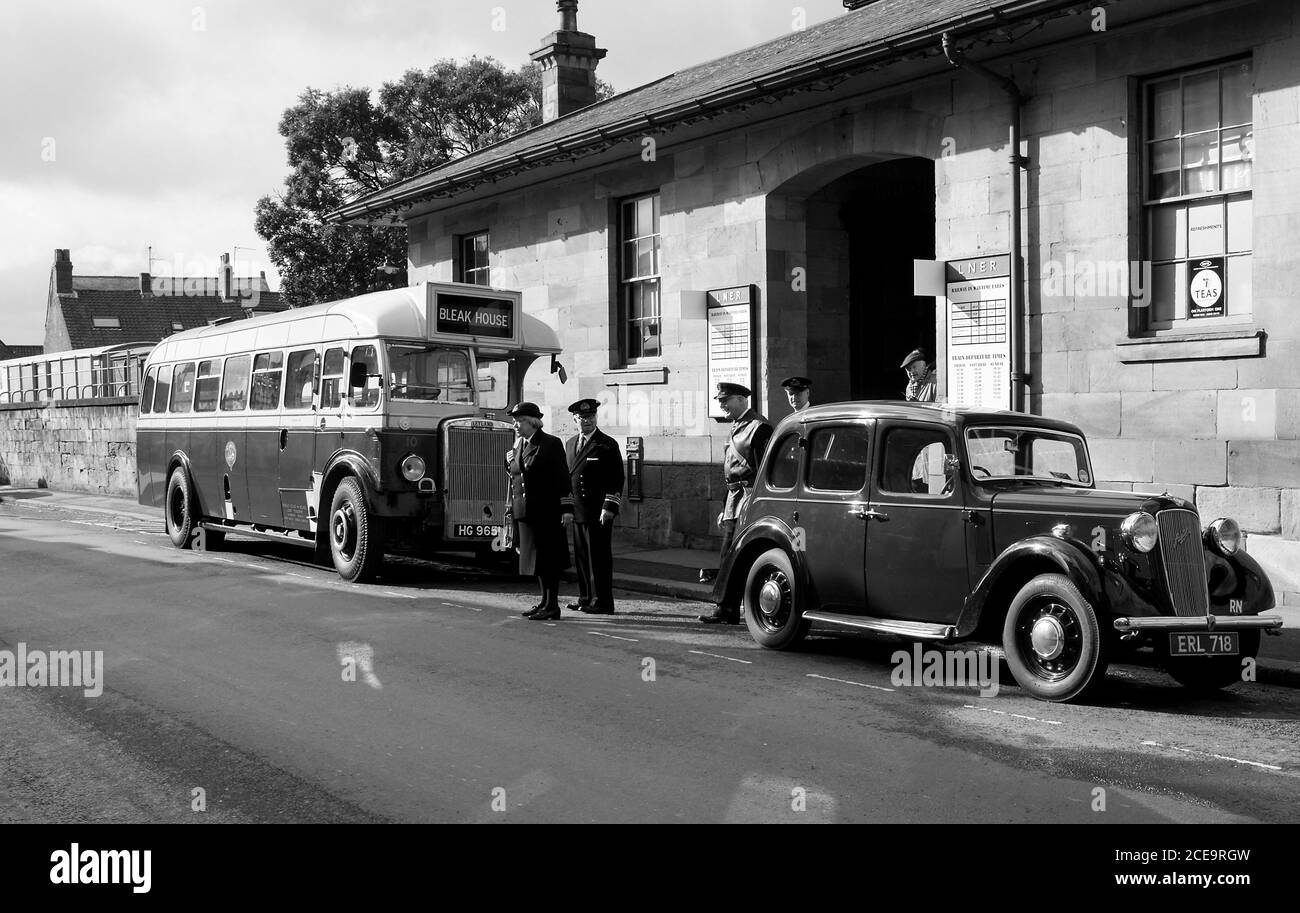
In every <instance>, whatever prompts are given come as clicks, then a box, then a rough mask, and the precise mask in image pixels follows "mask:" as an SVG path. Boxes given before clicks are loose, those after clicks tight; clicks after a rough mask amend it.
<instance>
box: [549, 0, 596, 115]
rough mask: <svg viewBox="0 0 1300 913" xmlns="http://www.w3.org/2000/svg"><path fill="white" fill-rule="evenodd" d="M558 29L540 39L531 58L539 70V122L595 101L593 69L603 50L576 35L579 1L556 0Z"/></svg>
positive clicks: (587, 37)
mask: <svg viewBox="0 0 1300 913" xmlns="http://www.w3.org/2000/svg"><path fill="white" fill-rule="evenodd" d="M555 8H556V10H558V11H559V13H560V28H559V30H558V31H554V32H552V33H551V34H549V35H547V36H546V37H545V38H543V39H542V46H541V47H540V48H538V49H537V50H536V51H533V53H532V58H533V60H535V61H536V62H537V63H538V64H540V65H541V68H542V121H543V122H550V121H553V120H555V119H556V118H557V117H563V116H564V115H566V114H568V113H570V112H571V111H577V110H578V109H579V108H585V107H587V105H590V104H592V103H593V102H595V100H596V65H597V64H598V63H600V61H601V58H603V57H604V56H605V49H604V48H598V47H596V39H595V38H593V37H592V36H591V35H588V34H587V33H586V32H580V31H578V0H556V3H555Z"/></svg>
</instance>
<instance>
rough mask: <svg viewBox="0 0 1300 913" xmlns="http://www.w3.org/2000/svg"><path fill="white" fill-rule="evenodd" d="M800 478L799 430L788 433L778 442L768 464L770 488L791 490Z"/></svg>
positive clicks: (768, 483)
mask: <svg viewBox="0 0 1300 913" xmlns="http://www.w3.org/2000/svg"><path fill="white" fill-rule="evenodd" d="M798 480H799V432H797V431H796V432H794V433H793V434H787V435H785V436H784V437H782V438H781V440H779V441H778V442H777V444H776V448H775V449H774V450H773V451H772V459H771V460H770V461H769V462H768V464H767V485H768V487H769V488H776V489H783V490H789V489H791V488H794V483H795V482H797V481H798Z"/></svg>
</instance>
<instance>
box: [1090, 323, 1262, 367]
mask: <svg viewBox="0 0 1300 913" xmlns="http://www.w3.org/2000/svg"><path fill="white" fill-rule="evenodd" d="M1265 336H1266V334H1265V332H1264V331H1263V330H1256V329H1253V328H1252V329H1242V330H1225V331H1222V332H1218V333H1183V334H1180V335H1177V336H1148V337H1144V338H1137V339H1125V340H1123V341H1121V342H1117V343H1116V344H1115V354H1116V355H1117V356H1118V358H1119V360H1120V361H1122V362H1124V363H1126V364H1132V363H1135V362H1149V361H1188V360H1193V359H1201V358H1258V357H1259V356H1261V355H1263V354H1264V339H1265Z"/></svg>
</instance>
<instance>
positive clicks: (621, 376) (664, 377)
mask: <svg viewBox="0 0 1300 913" xmlns="http://www.w3.org/2000/svg"><path fill="white" fill-rule="evenodd" d="M604 377H605V386H606V387H621V386H623V385H625V384H627V385H631V384H666V383H668V367H667V366H666V365H631V366H629V367H626V368H611V369H610V370H608V371H606V372H604Z"/></svg>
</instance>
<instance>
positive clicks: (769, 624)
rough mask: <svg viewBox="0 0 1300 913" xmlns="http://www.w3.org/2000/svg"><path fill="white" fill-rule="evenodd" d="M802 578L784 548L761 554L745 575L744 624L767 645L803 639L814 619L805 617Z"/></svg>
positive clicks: (782, 646)
mask: <svg viewBox="0 0 1300 913" xmlns="http://www.w3.org/2000/svg"><path fill="white" fill-rule="evenodd" d="M800 598H801V596H800V592H799V582H798V579H797V578H796V577H795V574H794V567H793V566H792V565H791V564H790V557H789V556H788V555H787V554H786V553H785V552H783V551H781V549H779V548H774V549H769V550H768V551H766V552H764V553H763V554H761V555H759V556H758V560H757V561H755V562H754V564H753V565H752V566H751V567H750V569H749V575H748V576H747V577H746V578H745V599H744V612H745V625H746V626H747V627H748V628H749V633H750V635H751V636H752V637H753V638H754V640H756V641H758V642H759V643H760V644H762V645H763V646H765V647H770V648H772V649H773V650H787V649H789V648H790V647H793V646H794V645H795V644H797V643H798V642H799V641H801V640H803V639H804V637H805V636H806V635H807V633H808V628H809V627H811V622H808V621H805V620H804V617H803V606H802V604H801V602H800Z"/></svg>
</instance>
